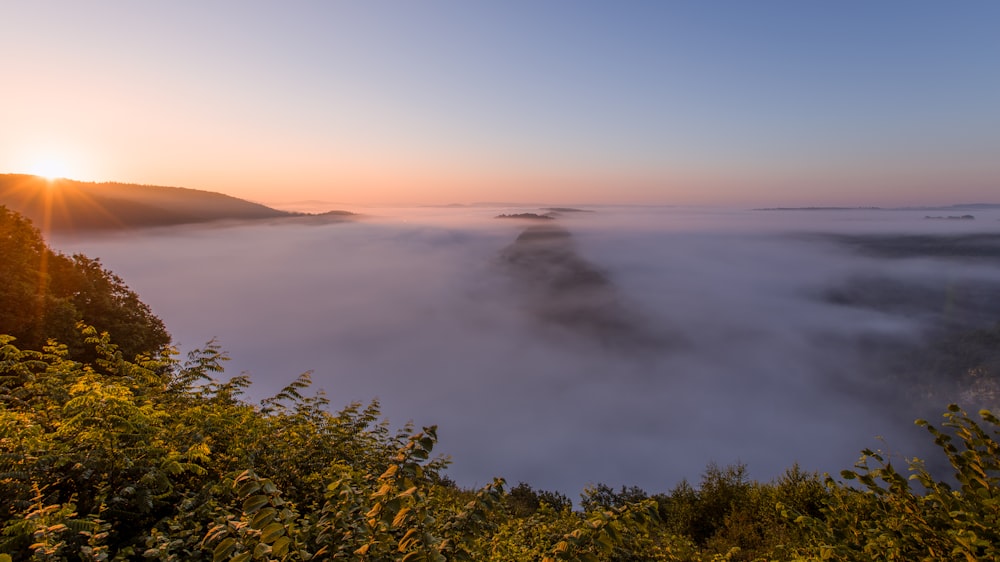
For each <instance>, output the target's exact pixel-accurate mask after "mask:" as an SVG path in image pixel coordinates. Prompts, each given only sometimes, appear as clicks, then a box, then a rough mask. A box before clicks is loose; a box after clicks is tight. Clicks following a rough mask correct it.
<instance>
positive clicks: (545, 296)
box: [52, 207, 1000, 497]
mask: <svg viewBox="0 0 1000 562" xmlns="http://www.w3.org/2000/svg"><path fill="white" fill-rule="evenodd" d="M593 209H594V210H596V211H597V212H594V213H563V214H561V215H560V216H559V218H558V219H557V220H555V221H533V222H532V221H520V220H509V219H503V220H497V219H494V218H493V217H494V216H495V215H496V214H498V213H500V212H523V211H531V212H542V211H539V210H537V209H497V208H462V209H417V210H382V211H380V212H378V213H373V214H372V216H370V217H369V218H366V219H364V220H360V221H357V222H348V223H341V224H328V225H301V224H299V225H293V224H289V225H280V224H258V225H244V226H226V227H208V228H207V227H183V228H175V229H161V230H150V231H143V232H133V233H129V234H128V235H121V236H113V237H94V238H89V239H72V240H71V239H60V238H56V239H54V240H52V244H53V246H54V247H56V248H57V249H59V250H61V251H63V252H67V253H72V252H83V253H85V254H87V255H89V256H92V257H99V258H100V259H101V261H102V262H103V263H104V264H105V266H106V267H108V268H110V269H111V270H113V271H114V272H116V273H117V274H119V275H120V276H121V277H123V278H124V279H125V281H126V283H127V284H128V285H129V286H130V287H131V288H132V289H134V290H135V291H136V292H138V293H139V295H140V296H141V297H142V299H143V300H144V301H145V302H147V303H148V304H149V305H150V306H151V307H152V309H153V311H154V312H155V313H156V314H157V315H159V316H160V317H161V318H163V320H164V321H165V323H166V325H167V327H168V329H169V330H170V332H171V333H172V334H173V337H174V339H175V341H176V342H177V343H178V344H179V345H180V347H181V349H182V351H183V352H187V351H189V350H191V349H193V348H196V347H199V346H201V345H203V344H204V343H205V342H206V341H207V340H209V339H210V338H213V337H217V338H218V339H219V341H220V343H221V344H222V346H223V348H224V349H226V350H227V351H228V352H229V353H230V355H231V356H232V361H230V362H229V363H228V367H227V375H235V374H238V373H240V372H242V371H246V372H249V373H250V374H251V376H252V379H253V381H254V385H253V387H252V388H251V390H250V394H251V398H253V399H255V400H259V399H262V398H265V397H267V396H270V395H272V394H274V393H276V392H277V391H278V390H280V389H281V388H282V387H283V386H285V385H286V384H287V383H289V382H291V381H292V380H293V379H294V378H295V377H296V376H297V375H298V374H299V373H301V372H303V371H307V370H312V371H314V381H315V386H316V387H317V388H322V389H325V390H326V391H327V393H328V395H329V397H330V399H331V401H332V406H333V407H334V408H339V407H341V406H343V405H346V404H348V403H349V402H352V401H361V402H368V401H370V400H372V399H373V398H378V399H379V400H380V401H381V403H382V409H383V413H384V415H385V416H386V417H387V418H388V419H389V420H390V421H391V422H392V423H393V424H394V425H400V424H402V423H404V422H406V421H407V420H413V421H414V422H415V423H416V424H417V425H418V426H420V425H430V424H438V425H439V436H440V438H441V441H440V445H439V447H438V449H436V451H437V452H440V453H446V454H449V455H451V456H452V458H453V461H454V462H453V465H452V467H451V468H450V470H449V475H450V476H451V477H452V478H454V479H455V480H456V481H457V482H458V483H459V484H462V485H468V486H471V485H476V484H484V483H487V482H488V481H489V480H490V479H491V478H492V477H493V476H503V477H505V478H507V480H508V482H511V483H512V484H514V483H517V482H518V481H522V480H523V481H527V482H529V483H531V484H532V485H533V486H535V487H541V488H545V489H555V490H560V491H562V492H564V493H567V494H568V495H569V496H570V497H576V495H577V493H578V492H579V491H580V490H581V489H582V488H583V487H584V486H585V485H586V484H588V483H596V482H605V483H608V484H610V485H612V486H616V487H617V486H620V485H638V486H641V487H643V488H645V489H646V490H647V491H650V492H654V491H666V490H668V489H669V488H671V487H672V486H673V485H675V484H676V483H677V482H678V481H679V480H680V479H681V478H688V479H689V480H692V481H697V480H698V479H699V477H700V475H701V473H702V472H703V470H704V468H705V465H706V463H708V462H709V461H715V462H717V463H718V464H720V465H725V464H728V463H733V462H737V461H740V462H744V463H746V464H747V465H748V468H749V471H750V474H751V475H752V476H753V477H755V478H758V479H762V480H768V479H771V478H773V477H776V476H778V475H780V473H781V472H782V471H783V470H784V469H786V468H788V467H790V466H791V465H792V463H794V462H798V463H800V464H801V466H802V467H804V468H806V469H810V470H819V471H830V472H831V473H836V472H838V471H839V470H841V469H843V468H849V467H850V466H851V465H852V463H853V462H854V461H855V460H856V459H857V457H858V456H859V452H860V450H861V449H862V448H865V447H873V448H880V447H881V448H888V449H890V450H891V451H892V452H893V453H894V454H907V455H912V454H918V453H919V454H922V453H924V452H925V451H926V447H927V444H928V443H929V440H928V439H927V438H926V437H925V434H924V432H923V430H920V429H918V428H915V427H914V426H913V425H912V421H913V419H914V418H916V417H919V416H932V419H937V417H938V414H939V413H940V412H941V411H943V409H944V407H945V405H946V404H947V403H948V401H952V400H956V399H960V398H963V396H951V395H948V393H947V392H940V393H937V394H935V395H934V396H933V397H932V398H929V399H928V400H926V401H921V400H919V399H916V400H915V399H914V398H913V393H912V392H911V393H906V392H904V391H905V390H907V389H901V388H898V386H900V385H899V383H898V381H897V382H895V383H893V382H891V380H895V379H891V377H890V375H891V373H889V372H888V371H890V370H891V369H894V368H898V367H897V366H898V365H899V364H901V363H900V362H899V361H898V360H897V359H898V357H897V356H898V355H899V353H896V352H894V351H893V350H898V349H903V350H906V349H919V346H920V345H922V343H921V342H922V341H923V339H924V338H927V337H929V336H928V334H929V333H932V332H934V330H938V329H940V327H941V326H945V325H950V324H949V323H957V324H958V325H959V328H958V329H965V328H969V327H972V328H976V327H984V326H989V325H991V324H992V323H993V322H996V321H997V320H1000V314H997V310H998V309H997V308H996V305H997V302H998V300H997V299H996V298H995V297H996V296H997V295H998V294H1000V291H998V288H1000V262H998V260H996V259H995V257H994V258H993V259H982V258H981V256H980V257H977V255H970V256H969V257H966V258H964V259H958V258H955V257H954V256H950V255H948V252H938V254H940V255H937V256H934V255H926V254H927V252H924V251H922V250H919V249H918V250H919V251H915V252H911V251H910V250H911V249H912V248H910V246H912V244H909V242H906V243H904V244H902V246H899V245H896V246H894V245H893V244H894V243H896V242H898V240H897V239H896V238H893V237H890V236H886V235H889V234H898V233H924V234H971V233H978V232H989V233H996V232H998V231H1000V222H998V218H1000V215H998V213H997V211H979V212H975V213H974V214H975V215H976V218H975V220H953V219H941V220H928V219H924V215H926V214H928V213H927V212H924V211H850V212H848V211H829V212H828V211H726V210H712V209H673V208H639V207H637V208H627V207H606V208H601V207H594V208H593ZM376 214H378V215H381V216H375V215H376ZM930 214H934V215H936V214H941V213H930ZM553 223H555V224H558V225H559V226H560V227H561V228H563V229H565V230H566V231H568V233H569V235H568V236H565V235H564V233H558V231H552V232H557V234H558V235H556V236H540V237H537V238H538V239H535V238H532V236H531V235H526V236H524V237H522V238H521V240H520V241H519V242H516V243H515V240H516V239H518V237H519V235H521V233H522V232H523V231H524V230H525V229H526V228H529V227H531V226H532V225H542V224H544V225H547V226H548V225H551V224H553ZM543 233H544V232H543ZM838 233H839V234H842V235H845V234H851V235H860V234H865V235H867V234H879V233H881V234H882V235H883V236H829V235H828V234H838ZM906 240H911V239H906ZM977 240H978V239H977ZM997 240H998V239H997V238H989V237H987V238H985V239H984V240H978V242H977V243H982V244H986V249H987V253H989V252H990V251H992V250H991V248H997V247H996V244H997ZM880 241H881V242H880ZM911 241H912V240H911ZM900 247H902V249H901V250H900V249H899V248H900ZM886 248H888V249H886ZM997 251H998V252H1000V248H998V249H997ZM931 253H933V252H931ZM973 254H974V252H973ZM995 255H996V253H995V252H994V253H993V256H995ZM908 346H910V347H908ZM890 379H891V380H890ZM887 381H890V382H887ZM964 398H970V396H969V395H968V393H966V395H964ZM968 407H969V408H970V409H973V410H974V409H975V408H978V407H979V406H978V405H976V404H968ZM877 436H884V438H885V442H884V443H883V442H880V441H878V440H877V438H876V437H877Z"/></svg>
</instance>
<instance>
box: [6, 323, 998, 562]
mask: <svg viewBox="0 0 1000 562" xmlns="http://www.w3.org/2000/svg"><path fill="white" fill-rule="evenodd" d="M83 335H84V336H85V338H86V342H87V344H88V345H91V346H92V347H93V351H94V354H95V356H96V359H95V360H94V361H93V362H79V361H74V360H72V359H70V358H68V352H67V348H66V347H65V346H61V345H51V346H47V347H46V348H45V349H44V350H42V351H32V350H22V349H19V348H18V347H17V346H15V345H14V342H12V341H11V338H9V337H2V338H0V514H2V538H0V552H6V553H8V554H9V555H10V556H11V558H12V559H13V560H111V559H120V560H126V559H153V560H214V561H220V560H234V561H245V560H326V559H344V560H406V561H413V560H498V561H499V560H548V559H551V560H753V559H796V558H803V559H837V560H874V559H882V560H917V559H927V558H931V559H965V560H986V559H996V557H997V556H1000V548H998V545H1000V536H998V535H1000V531H998V529H1000V524H998V523H1000V522H998V521H997V515H998V509H1000V503H998V502H1000V499H998V494H997V490H998V485H1000V480H998V477H1000V464H998V463H1000V446H998V444H997V441H996V440H995V436H996V434H997V427H998V420H997V419H996V418H995V417H994V416H992V415H991V414H989V413H988V412H983V413H982V416H981V417H982V421H981V422H977V421H975V420H973V419H971V418H970V417H969V416H967V415H965V414H964V413H963V412H962V411H961V410H959V409H958V408H957V407H952V408H950V409H949V411H948V412H947V413H946V415H945V420H946V421H945V424H944V426H943V429H938V428H936V427H934V426H931V425H930V424H927V423H926V422H920V423H921V424H922V425H925V426H926V427H927V428H928V430H929V432H930V433H931V436H932V437H933V438H934V439H935V440H936V441H937V443H938V444H939V445H940V446H941V449H942V451H943V452H944V453H945V454H946V455H947V456H948V459H949V460H950V462H951V464H952V466H953V467H954V469H955V476H954V478H955V482H954V484H955V487H952V485H949V484H948V483H945V482H941V481H938V480H935V479H934V478H933V477H932V476H931V475H930V474H929V473H928V472H927V471H926V470H925V469H924V468H923V465H922V463H921V462H920V461H916V460H913V461H911V462H910V463H909V464H908V467H907V470H906V471H904V472H900V471H899V470H897V468H896V467H895V466H894V465H893V463H892V462H891V461H890V460H889V459H886V458H884V457H882V456H881V455H880V454H879V453H877V452H874V451H865V452H864V456H863V457H862V460H861V461H860V462H859V464H858V465H857V467H856V469H855V470H853V471H848V472H845V473H844V474H843V477H844V478H845V479H848V480H853V481H855V482H856V483H857V485H854V486H850V485H846V484H844V483H841V482H838V481H836V480H834V479H832V478H826V479H821V478H820V477H818V476H817V475H814V474H806V473H803V472H802V471H800V470H798V469H796V468H794V467H793V468H792V469H790V470H789V471H788V472H787V473H786V474H785V475H784V476H783V477H781V478H780V479H778V480H776V481H774V482H771V483H758V482H753V481H750V480H749V479H748V478H747V477H746V475H745V472H744V469H743V467H740V466H731V467H726V468H719V467H714V466H710V467H709V468H708V470H707V471H706V473H705V475H704V477H703V479H702V481H701V482H700V484H699V485H698V486H697V487H694V486H690V485H688V484H686V483H681V484H679V485H677V486H676V487H675V488H674V489H673V490H671V491H669V492H667V493H663V494H657V495H652V496H650V495H648V494H647V493H646V492H645V491H643V490H640V489H637V488H627V489H622V490H620V491H615V490H613V489H611V488H609V487H607V486H602V485H598V486H595V487H593V488H591V489H588V490H586V491H585V492H584V494H583V498H582V502H581V507H582V510H580V511H572V510H571V507H570V505H569V502H568V501H567V500H566V498H565V497H564V496H561V495H560V494H557V493H552V492H544V491H536V490H533V489H531V487H530V486H529V485H526V484H522V485H519V486H516V487H514V488H513V489H510V490H508V489H507V488H506V487H505V485H504V483H503V481H501V480H497V481H495V482H493V483H492V484H490V485H488V486H486V487H484V488H483V489H481V490H478V491H469V490H462V489H459V488H457V487H456V486H455V485H454V484H453V483H451V482H450V481H449V480H448V479H447V477H446V476H445V475H444V469H445V465H446V462H445V461H444V460H441V459H434V458H432V457H431V452H432V449H433V447H434V444H435V441H436V434H435V429H434V428H432V427H431V428H424V429H423V430H422V431H413V430H412V429H411V428H405V429H404V430H403V431H398V432H393V431H391V430H390V429H389V428H388V426H387V425H386V424H385V423H384V422H382V421H380V420H379V418H380V413H379V410H378V405H377V404H374V403H373V404H369V405H368V406H362V405H359V404H353V405H350V406H348V407H347V408H345V409H343V410H341V411H339V412H336V413H333V412H331V411H330V410H329V408H328V403H327V400H326V399H325V398H324V397H323V396H322V395H310V396H307V395H305V394H303V391H304V390H305V388H306V387H307V385H308V377H306V376H303V377H300V378H299V379H298V380H296V381H294V382H293V383H292V384H291V385H289V386H288V387H287V388H286V389H284V390H283V391H282V392H281V393H279V394H278V395H277V396H275V397H273V398H270V399H267V400H264V401H263V402H261V403H260V404H250V403H248V402H246V401H245V400H243V399H242V398H241V392H242V391H243V390H245V388H246V387H247V385H248V384H249V381H248V380H247V379H246V378H245V377H236V378H233V379H231V380H229V381H226V382H219V381H215V380H213V379H212V378H211V375H212V374H213V373H217V372H219V370H220V369H221V365H222V361H223V360H224V359H225V357H224V355H222V354H221V353H220V352H219V350H218V349H217V348H216V347H215V346H209V347H207V348H206V349H204V350H201V351H198V352H194V353H192V354H191V355H190V356H189V358H188V359H187V360H186V361H184V362H180V361H178V360H177V359H176V357H174V356H173V355H170V354H169V353H165V354H161V355H159V356H156V357H152V356H148V355H146V356H140V357H139V358H138V359H137V360H136V361H128V360H125V359H124V357H123V356H122V354H121V351H120V350H119V349H118V348H117V347H116V346H115V345H114V344H112V343H111V342H110V341H109V339H108V337H107V335H106V334H98V333H97V332H96V331H95V330H93V329H92V328H83ZM980 423H982V424H984V425H985V427H986V428H984V427H982V426H981V425H980ZM905 472H909V473H910V475H909V477H907V475H906V474H905Z"/></svg>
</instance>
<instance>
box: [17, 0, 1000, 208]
mask: <svg viewBox="0 0 1000 562" xmlns="http://www.w3.org/2000/svg"><path fill="white" fill-rule="evenodd" d="M998 21H1000V3H996V2H986V1H968V2H938V1H920V0H916V1H905V2H904V1H883V2H861V1H844V2H800V1H777V0H762V1H759V2H740V1H714V2H694V1H691V2H680V1H677V2H655V1H635V2H628V3H622V2H592V1H568V0H546V1H527V0H524V1H505V2H491V3H487V2H460V1H457V0H450V1H446V0H427V1H422V2H401V1H400V2H385V1H377V0H376V1H366V2H341V1H322V2H320V1H316V2H306V1H303V2H294V3H291V2H282V3H278V2H246V1H241V2H234V1H228V2H227V1H220V2H211V3H207V2H193V1H177V2H161V3H138V2H125V1H118V2H111V1H94V2H86V3H83V2H72V1H47V0H46V1H38V2H17V1H11V2H5V3H4V4H3V5H2V6H0V52H2V53H3V55H2V56H0V75H2V76H3V80H2V88H0V101H2V103H0V173H5V172H14V173H42V174H53V175H58V176H65V177H70V178H73V179H81V180H87V181H126V182H136V183H146V184H157V185H175V186H183V187H192V188H198V189H207V190H211V191H220V192H223V193H227V194H230V195H235V196H237V197H243V198H246V199H250V200H253V201H259V202H264V203H269V204H275V205H285V206H288V205H293V206H294V205H295V204H298V203H300V202H304V201H316V200H319V201H325V202H331V203H336V204H338V205H340V206H341V207H352V206H368V205H401V204H402V205H410V204H416V205H427V204H429V205H434V204H450V203H471V202H481V201H495V202H538V203H553V204H555V203H559V204H623V203H627V204H679V205H697V204H710V205H711V204H726V205H789V206H798V205H922V204H947V203H960V202H1000V197H997V195H996V193H1000V189H998V188H1000V106H998V103H997V100H1000V72H998V71H997V60H1000V34H998V33H996V24H997V22H998Z"/></svg>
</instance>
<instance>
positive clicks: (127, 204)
mask: <svg viewBox="0 0 1000 562" xmlns="http://www.w3.org/2000/svg"><path fill="white" fill-rule="evenodd" d="M0 205H5V206H6V207H7V208H9V209H11V210H14V211H17V212H19V213H21V214H23V215H25V216H27V217H28V218H30V219H31V220H32V222H34V223H35V224H36V225H37V226H39V227H40V228H43V229H44V230H46V231H52V232H74V231H86V230H119V229H128V228H139V227H148V226H168V225H175V224H190V223H201V222H208V221H215V220H250V219H272V218H282V217H294V216H299V215H298V214H296V213H289V212H287V211H279V210H277V209H272V208H270V207H266V206H264V205H260V204H257V203H251V202H250V201H245V200H243V199H238V198H236V197H231V196H229V195H223V194H222V193H214V192H211V191H201V190H197V189H187V188H182V187H163V186H156V185H138V184H126V183H112V182H108V183H88V182H81V181H75V180H69V179H55V180H48V179H46V178H42V177H38V176H32V175H26V174H0Z"/></svg>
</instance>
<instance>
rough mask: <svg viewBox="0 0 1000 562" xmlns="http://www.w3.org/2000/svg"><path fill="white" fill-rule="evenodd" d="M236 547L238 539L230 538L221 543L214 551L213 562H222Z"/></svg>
mask: <svg viewBox="0 0 1000 562" xmlns="http://www.w3.org/2000/svg"><path fill="white" fill-rule="evenodd" d="M235 547H236V539H233V538H228V539H226V540H224V541H222V542H220V543H219V546H217V547H215V551H214V552H213V553H212V562H222V561H223V560H225V559H226V557H228V556H229V553H230V552H232V551H233V549H234V548H235Z"/></svg>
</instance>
